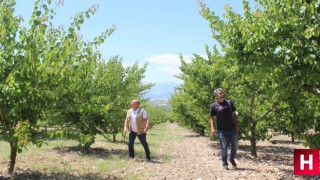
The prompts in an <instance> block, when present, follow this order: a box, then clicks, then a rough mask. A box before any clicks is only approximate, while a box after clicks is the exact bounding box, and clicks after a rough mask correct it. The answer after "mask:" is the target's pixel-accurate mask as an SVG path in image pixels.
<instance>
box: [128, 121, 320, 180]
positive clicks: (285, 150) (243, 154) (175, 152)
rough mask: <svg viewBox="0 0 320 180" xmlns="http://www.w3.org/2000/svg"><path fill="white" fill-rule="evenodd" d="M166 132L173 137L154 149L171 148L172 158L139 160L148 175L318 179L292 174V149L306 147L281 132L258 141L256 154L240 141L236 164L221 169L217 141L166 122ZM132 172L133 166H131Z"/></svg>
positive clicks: (263, 179)
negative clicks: (276, 135) (263, 140)
mask: <svg viewBox="0 0 320 180" xmlns="http://www.w3.org/2000/svg"><path fill="white" fill-rule="evenodd" d="M167 133H169V135H170V136H171V137H172V141H167V142H162V143H161V144H160V146H159V148H158V149H157V151H165V152H171V157H170V158H171V161H170V162H169V163H162V160H161V159H155V163H142V164H141V167H140V168H141V169H143V170H144V171H146V172H147V175H146V177H148V179H203V180H204V179H226V180H229V179H238V180H240V179H260V180H265V179H271V180H274V179H286V180H287V179H320V178H319V177H316V176H313V177H302V176H294V175H293V151H294V149H304V148H305V147H304V146H303V145H302V144H301V143H300V142H295V143H292V142H290V138H289V137H287V136H284V135H283V136H279V137H277V138H276V139H275V140H273V143H271V142H259V143H258V158H253V157H252V156H251V155H250V146H249V145H250V144H249V142H248V141H240V142H239V150H238V153H237V159H236V162H237V164H238V168H237V169H233V168H232V167H229V168H230V169H229V170H224V169H223V168H222V164H221V159H220V145H219V143H218V141H209V138H208V137H201V136H197V135H196V134H195V133H193V132H191V131H189V130H187V129H184V128H181V127H179V126H178V125H176V124H168V126H167ZM181 137H184V138H181ZM175 139H177V140H175ZM274 143H275V144H274ZM229 152H230V151H229ZM229 166H231V165H229ZM134 172H136V168H132V169H131V173H134Z"/></svg>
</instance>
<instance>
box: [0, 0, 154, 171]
mask: <svg viewBox="0 0 320 180" xmlns="http://www.w3.org/2000/svg"><path fill="white" fill-rule="evenodd" d="M14 5H15V1H12V0H10V1H9V0H4V1H0V23H1V25H0V89H1V93H0V128H1V132H2V134H3V135H2V137H1V138H3V139H4V140H5V141H7V142H9V143H10V146H11V153H10V160H11V161H10V167H9V173H13V170H14V165H15V160H16V156H17V153H18V152H21V151H22V150H23V148H26V147H27V146H28V145H29V144H30V143H33V144H36V145H37V146H41V145H42V144H43V143H44V141H43V137H49V136H51V137H52V138H68V139H73V140H77V141H78V142H79V143H80V144H81V145H84V147H85V148H87V149H88V148H89V147H90V145H91V144H92V143H93V142H94V140H95V135H96V134H103V135H108V134H117V133H118V132H119V131H120V129H121V128H122V127H123V121H122V119H123V117H124V114H125V110H126V109H127V108H128V105H127V104H128V102H129V101H130V100H131V99H132V98H141V97H142V96H143V95H144V93H145V90H147V89H149V88H150V87H151V86H152V84H144V85H142V84H141V79H142V78H143V77H144V73H145V71H146V65H143V66H142V67H139V66H138V64H137V63H136V64H134V65H133V66H131V67H128V68H125V67H124V66H123V65H122V60H121V58H119V57H112V58H111V59H110V60H109V61H104V60H102V59H101V55H100V54H99V52H96V47H97V46H98V45H100V44H101V43H103V42H104V41H105V39H106V38H107V37H108V36H109V35H111V34H112V33H113V32H114V30H115V27H111V28H110V29H107V30H106V31H105V32H103V33H101V35H100V36H98V37H96V38H94V40H93V41H92V42H86V41H84V40H83V39H82V36H81V35H80V29H81V25H82V24H83V23H84V21H85V19H86V18H89V17H90V16H92V15H94V13H95V12H96V10H97V6H92V7H91V8H89V9H88V10H87V11H85V12H80V13H78V14H77V15H76V16H75V17H74V18H73V19H72V20H73V21H72V22H71V24H70V26H69V28H68V29H64V28H63V27H54V26H53V24H52V20H53V18H54V16H55V11H54V9H55V7H54V8H53V7H52V5H51V1H50V0H48V1H40V0H38V1H36V2H35V4H34V10H33V12H32V15H31V19H30V21H29V26H27V27H23V26H22V25H20V23H21V22H22V21H23V19H22V18H21V17H19V16H15V15H14ZM57 5H58V6H59V4H57ZM119 119H120V120H119ZM47 125H59V127H60V128H58V129H57V130H55V131H53V133H52V134H48V131H47V128H46V126H47ZM43 126H44V127H43Z"/></svg>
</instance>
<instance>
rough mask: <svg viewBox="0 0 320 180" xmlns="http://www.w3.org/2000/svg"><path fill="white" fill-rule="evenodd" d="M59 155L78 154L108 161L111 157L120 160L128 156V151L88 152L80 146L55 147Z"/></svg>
mask: <svg viewBox="0 0 320 180" xmlns="http://www.w3.org/2000/svg"><path fill="white" fill-rule="evenodd" d="M53 149H54V150H55V151H57V153H59V154H64V153H78V154H81V155H83V156H90V157H94V158H99V159H106V158H108V157H110V156H119V157H120V158H123V157H126V156H127V154H128V153H127V150H123V149H105V148H90V150H88V151H86V150H84V149H83V148H81V147H79V146H66V147H55V148H53Z"/></svg>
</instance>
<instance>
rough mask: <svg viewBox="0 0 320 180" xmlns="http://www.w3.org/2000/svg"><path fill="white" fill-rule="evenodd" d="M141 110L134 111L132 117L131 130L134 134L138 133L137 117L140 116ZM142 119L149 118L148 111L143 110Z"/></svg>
mask: <svg viewBox="0 0 320 180" xmlns="http://www.w3.org/2000/svg"><path fill="white" fill-rule="evenodd" d="M139 110H140V108H138V109H137V110H135V111H132V116H131V130H132V131H133V132H137V131H138V130H137V115H138V114H139ZM142 117H143V119H147V118H148V114H147V111H146V110H143V113H142Z"/></svg>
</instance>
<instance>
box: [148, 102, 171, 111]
mask: <svg viewBox="0 0 320 180" xmlns="http://www.w3.org/2000/svg"><path fill="white" fill-rule="evenodd" d="M149 103H150V104H151V105H153V106H157V107H159V108H160V109H162V110H164V111H165V112H169V110H170V109H171V105H170V103H169V100H153V101H152V100H151V101H149Z"/></svg>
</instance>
